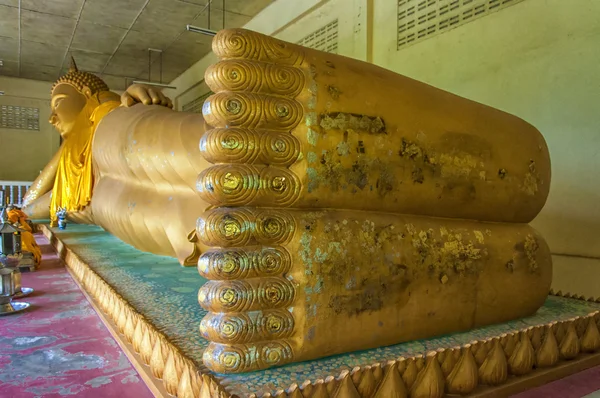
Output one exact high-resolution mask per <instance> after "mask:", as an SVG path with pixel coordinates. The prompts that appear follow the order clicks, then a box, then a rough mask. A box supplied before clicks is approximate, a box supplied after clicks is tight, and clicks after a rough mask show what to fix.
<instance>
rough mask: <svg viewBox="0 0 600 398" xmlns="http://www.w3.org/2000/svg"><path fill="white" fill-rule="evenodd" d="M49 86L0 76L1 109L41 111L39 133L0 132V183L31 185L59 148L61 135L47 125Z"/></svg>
mask: <svg viewBox="0 0 600 398" xmlns="http://www.w3.org/2000/svg"><path fill="white" fill-rule="evenodd" d="M51 88H52V83H48V82H40V81H35V80H27V79H18V78H14V77H5V76H0V91H4V95H2V96H0V106H2V105H16V106H24V107H34V108H39V110H40V130H39V131H30V130H17V129H2V128H0V180H13V181H15V180H16V181H33V180H34V179H35V177H37V175H38V174H39V172H40V171H41V170H42V169H43V168H44V166H45V165H46V164H47V163H48V162H49V161H50V158H51V157H52V155H54V153H55V152H56V150H57V149H58V146H59V145H60V135H59V134H58V133H57V132H56V131H55V130H54V127H52V126H51V125H50V123H48V118H49V117H50V90H51Z"/></svg>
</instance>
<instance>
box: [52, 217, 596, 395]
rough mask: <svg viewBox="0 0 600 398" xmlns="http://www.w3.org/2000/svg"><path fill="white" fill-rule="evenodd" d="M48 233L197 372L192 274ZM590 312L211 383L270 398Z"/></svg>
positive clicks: (568, 302) (77, 228)
mask: <svg viewBox="0 0 600 398" xmlns="http://www.w3.org/2000/svg"><path fill="white" fill-rule="evenodd" d="M55 233H56V234H57V236H58V238H59V239H61V240H62V241H63V242H64V243H65V244H66V245H67V246H68V247H69V248H71V250H73V251H74V252H75V253H77V255H78V256H79V257H80V258H82V259H83V260H84V261H85V262H86V263H87V264H88V265H90V267H92V268H93V269H94V270H95V271H96V272H97V273H98V274H100V275H101V276H102V277H103V278H104V279H105V280H106V281H107V282H108V283H110V284H111V285H112V286H113V287H114V288H115V289H116V290H117V291H118V292H119V293H120V294H121V295H122V296H123V297H125V298H126V299H127V300H128V301H129V303H130V304H132V305H133V306H134V307H135V308H137V310H138V311H140V312H141V313H142V314H144V316H146V317H147V318H148V319H150V320H152V322H153V323H154V325H155V326H156V328H157V329H158V330H160V331H161V332H162V333H164V334H165V335H166V336H168V337H169V338H170V340H171V341H172V342H174V343H175V344H176V345H177V346H178V347H179V348H180V349H181V350H182V352H183V353H185V354H186V355H187V356H188V357H189V358H190V359H193V360H195V361H196V362H197V363H198V365H199V366H201V360H202V351H203V349H204V348H205V347H206V345H207V342H206V340H204V339H203V338H202V337H201V336H200V334H199V332H198V325H199V323H200V320H201V319H202V317H203V316H204V314H205V311H204V310H203V309H202V308H201V307H200V306H199V304H198V301H197V296H196V295H197V291H198V288H199V287H200V286H201V285H202V284H203V283H204V282H205V279H204V278H202V277H201V276H200V275H199V274H198V272H197V270H196V268H195V267H188V268H184V267H181V266H180V265H179V263H178V262H177V260H175V259H173V258H169V257H162V256H156V255H153V254H148V253H142V252H140V251H138V250H136V249H134V248H133V247H131V246H129V245H127V244H125V243H123V242H121V241H120V240H118V239H117V238H115V237H113V236H112V235H110V234H109V233H107V232H105V231H104V230H102V229H101V228H99V227H95V226H84V225H73V224H70V225H69V226H68V228H67V229H66V230H65V231H60V230H55ZM596 310H600V304H597V303H589V302H584V301H579V300H572V299H565V298H559V297H549V298H548V300H547V301H546V303H545V304H544V306H543V307H542V308H541V309H540V310H539V311H538V312H537V314H535V315H534V316H531V317H528V318H524V319H520V320H516V321H513V322H508V323H504V324H500V325H494V326H489V327H485V328H480V329H476V330H473V331H470V332H468V333H457V334H453V335H448V336H442V337H438V338H434V339H428V340H421V341H413V342H409V343H403V344H397V345H394V346H390V347H383V348H377V349H372V350H367V351H361V352H354V353H350V354H344V355H338V356H333V357H329V358H323V359H318V360H313V361H308V362H303V363H298V364H292V365H288V366H284V367H280V368H276V369H270V370H266V371H261V372H254V373H247V374H240V375H228V376H219V379H220V380H221V381H222V383H223V385H226V386H227V388H228V390H229V391H230V392H232V393H235V394H238V395H240V396H247V395H249V394H251V393H256V394H258V395H260V394H263V393H267V392H270V393H273V392H274V391H275V390H276V389H278V388H286V387H288V386H289V385H290V384H292V383H298V384H302V382H304V381H305V380H307V379H311V380H315V379H324V378H325V377H327V376H329V375H337V374H339V372H341V371H342V370H345V369H352V368H353V367H355V366H359V365H367V364H373V363H376V362H381V361H387V360H390V359H394V358H398V357H400V356H405V357H407V356H412V355H417V354H422V353H426V352H427V351H431V350H435V349H437V348H440V347H453V346H456V345H461V344H466V343H468V342H470V341H473V340H480V339H485V338H488V337H492V336H496V335H499V334H502V333H506V332H510V331H514V330H516V329H522V328H526V327H529V326H535V325H539V324H544V323H548V322H551V321H557V320H566V319H569V318H572V317H574V316H582V315H587V314H588V313H590V312H593V311H596Z"/></svg>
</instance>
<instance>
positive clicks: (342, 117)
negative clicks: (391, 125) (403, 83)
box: [320, 94, 386, 134]
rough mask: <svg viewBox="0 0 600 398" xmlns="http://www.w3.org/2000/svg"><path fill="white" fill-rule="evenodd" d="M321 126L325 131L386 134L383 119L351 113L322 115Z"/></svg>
mask: <svg viewBox="0 0 600 398" xmlns="http://www.w3.org/2000/svg"><path fill="white" fill-rule="evenodd" d="M338 95H339V94H338ZM320 126H321V127H322V128H323V129H325V130H342V131H350V130H351V131H357V132H365V133H369V134H386V131H385V123H384V122H383V120H382V119H381V118H379V117H370V116H366V115H354V114H350V113H341V112H340V113H329V114H324V115H321V123H320Z"/></svg>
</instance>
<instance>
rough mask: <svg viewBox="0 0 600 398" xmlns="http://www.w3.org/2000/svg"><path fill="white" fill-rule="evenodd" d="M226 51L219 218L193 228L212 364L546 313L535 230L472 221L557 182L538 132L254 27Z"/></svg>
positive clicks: (211, 216) (292, 355) (213, 194)
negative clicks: (204, 281)
mask: <svg viewBox="0 0 600 398" xmlns="http://www.w3.org/2000/svg"><path fill="white" fill-rule="evenodd" d="M213 48H214V51H215V53H216V54H217V55H218V56H219V57H220V58H221V61H220V62H219V63H217V64H216V65H214V66H213V67H211V68H209V70H208V71H207V73H206V82H207V84H208V85H209V86H210V87H211V89H212V90H213V91H214V92H215V95H213V96H211V97H210V98H209V99H208V100H207V101H206V103H205V105H204V109H203V113H204V116H205V119H206V121H207V122H208V123H209V124H211V125H212V126H214V128H213V129H212V130H209V131H208V132H206V134H205V135H204V136H203V137H202V140H201V144H200V149H201V152H202V154H203V156H204V158H205V159H206V160H208V161H209V162H210V163H212V164H213V166H211V167H208V168H207V169H205V170H204V171H203V172H202V173H201V174H200V176H199V179H198V184H197V187H198V190H199V193H200V197H201V198H202V199H203V200H204V201H206V202H208V203H210V204H212V205H213V206H214V207H215V208H214V209H212V210H210V211H208V212H206V213H205V214H203V215H202V216H201V217H200V218H199V220H198V228H197V229H198V236H199V239H200V241H201V243H202V245H203V246H204V249H205V250H204V253H203V255H202V257H201V259H200V262H199V269H200V272H201V273H202V274H203V275H204V276H205V277H206V278H208V279H209V282H208V283H207V284H206V285H205V286H204V287H202V289H201V290H200V293H199V300H200V303H201V305H202V306H203V307H204V308H206V309H207V310H208V311H209V314H208V315H207V316H206V318H205V319H204V320H203V321H202V325H201V331H202V334H203V335H204V336H205V337H206V338H207V339H208V340H210V341H211V343H210V345H209V347H208V349H207V350H206V351H205V354H204V361H205V363H206V365H207V366H208V367H209V368H211V369H212V370H214V371H216V372H224V373H227V372H246V371H251V370H257V369H263V368H267V367H271V366H277V365H282V364H285V363H289V362H293V361H301V360H307V359H311V358H317V357H322V356H326V355H333V354H336V353H343V352H348V351H353V350H360V349H366V348H371V347H377V346H382V345H388V344H394V343H399V342H402V341H407V340H411V339H418V338H425V337H429V336H433V335H438V334H443V333H449V332H452V331H458V330H467V329H470V328H472V327H476V326H481V325H486V324H490V323H493V322H501V321H505V320H509V319H513V318H516V317H520V316H524V315H528V314H530V313H532V312H534V311H535V310H536V309H537V308H538V307H539V306H540V305H541V304H542V303H543V301H544V299H545V296H546V294H547V293H548V289H549V284H550V279H551V262H550V255H549V253H548V249H547V246H546V244H545V243H544V241H543V239H541V238H540V237H539V236H537V235H536V234H535V232H534V231H533V230H532V229H531V228H530V227H528V226H527V225H524V224H502V223H496V224H492V223H490V224H487V223H481V222H476V221H464V220H461V218H469V219H476V220H477V219H478V220H482V221H500V222H504V223H510V222H527V221H529V220H530V219H531V218H533V217H534V216H535V215H536V214H537V212H538V211H539V209H541V207H542V205H543V203H544V201H545V198H546V195H547V190H548V185H549V160H548V152H547V149H546V146H545V143H544V141H543V138H542V137H541V136H540V135H539V133H538V132H537V130H535V129H534V128H533V127H531V126H529V125H527V124H526V123H525V122H523V121H521V120H520V119H518V118H515V117H513V116H510V115H507V114H504V113H502V112H499V111H496V110H494V109H491V108H488V107H485V106H483V105H479V104H476V103H473V102H471V101H468V100H464V99H461V98H458V97H455V96H453V95H451V94H448V93H445V92H443V91H440V90H437V89H435V88H432V87H429V86H427V85H424V84H421V83H418V82H415V81H413V80H410V79H407V78H404V77H402V76H399V75H396V74H393V73H391V72H389V71H385V70H383V69H380V68H377V67H375V66H373V65H369V64H365V63H363V62H359V61H355V60H351V59H348V58H344V57H339V56H335V55H331V54H325V53H321V52H318V51H313V50H310V49H304V48H302V47H298V46H295V45H291V44H288V43H283V42H280V41H277V40H275V39H272V38H269V37H266V36H262V35H259V34H256V33H253V32H249V31H244V30H229V31H223V32H220V33H219V34H218V35H217V37H216V38H215V40H214V43H213ZM320 209H323V210H320ZM324 209H328V210H324ZM331 209H340V210H331ZM380 212H381V213H380ZM383 212H385V213H383ZM401 213H402V214H414V215H412V216H401V215H399V214H401ZM430 216H443V217H447V218H448V219H443V220H442V219H437V218H432V217H430ZM452 219H454V220H452ZM516 294H518V295H519V300H518V301H515V300H514V296H515V295H516Z"/></svg>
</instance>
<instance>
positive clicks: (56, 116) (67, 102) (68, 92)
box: [49, 83, 91, 136]
mask: <svg viewBox="0 0 600 398" xmlns="http://www.w3.org/2000/svg"><path fill="white" fill-rule="evenodd" d="M82 91H83V92H80V91H79V90H77V89H76V88H75V87H74V86H72V85H70V84H67V83H60V84H57V85H56V87H54V90H52V99H51V102H50V107H51V111H52V112H51V114H50V120H49V122H50V124H52V125H53V126H54V127H55V128H56V129H57V130H58V132H59V133H60V135H62V136H65V135H66V134H68V133H69V132H70V131H71V128H72V126H73V124H74V123H75V121H76V120H77V117H78V116H79V114H80V113H81V111H82V110H83V108H84V107H85V105H86V103H87V100H88V99H89V98H90V96H91V92H90V90H89V89H88V88H87V87H84V89H83V90H82Z"/></svg>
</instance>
